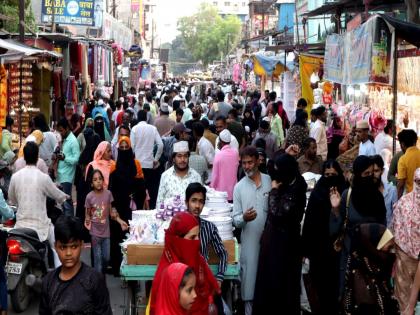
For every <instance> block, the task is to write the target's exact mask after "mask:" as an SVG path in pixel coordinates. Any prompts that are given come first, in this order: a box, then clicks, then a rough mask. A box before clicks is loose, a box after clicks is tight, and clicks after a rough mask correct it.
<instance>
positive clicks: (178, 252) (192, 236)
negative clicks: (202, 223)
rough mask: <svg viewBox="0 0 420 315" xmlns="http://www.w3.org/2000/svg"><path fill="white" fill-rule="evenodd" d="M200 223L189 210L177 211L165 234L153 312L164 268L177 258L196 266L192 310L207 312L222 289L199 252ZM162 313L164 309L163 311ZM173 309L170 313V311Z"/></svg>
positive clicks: (152, 313)
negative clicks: (194, 294)
mask: <svg viewBox="0 0 420 315" xmlns="http://www.w3.org/2000/svg"><path fill="white" fill-rule="evenodd" d="M198 234H199V225H198V221H197V219H196V218H195V217H194V216H193V215H192V214H190V213H188V212H181V213H178V214H177V215H175V216H174V217H173V219H172V221H171V225H170V226H169V228H168V229H167V230H166V234H165V249H164V252H163V254H162V257H161V258H160V262H159V266H158V268H157V271H156V275H155V278H154V280H153V286H152V294H151V297H150V315H157V314H158V313H157V303H156V300H157V296H158V295H159V293H160V292H161V291H162V290H165V288H164V284H163V282H162V274H163V271H164V270H165V269H166V268H167V267H168V266H169V265H170V264H171V263H175V262H181V263H184V264H186V265H188V266H189V267H191V268H192V269H193V270H194V273H195V276H196V285H195V291H196V293H197V298H196V299H195V302H194V304H193V305H192V307H191V310H190V312H189V314H192V315H207V314H208V309H209V299H210V298H212V297H213V295H214V294H215V293H219V291H220V289H219V286H218V284H217V281H216V278H215V277H214V276H213V274H212V272H211V270H210V268H209V266H208V265H207V262H206V261H205V259H204V258H203V256H201V255H200V241H199V240H198ZM162 314H163V313H162ZM169 314H170V313H168V315H169Z"/></svg>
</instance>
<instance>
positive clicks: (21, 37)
mask: <svg viewBox="0 0 420 315" xmlns="http://www.w3.org/2000/svg"><path fill="white" fill-rule="evenodd" d="M24 22H25V0H19V41H20V42H21V43H23V42H24V41H25V27H24V25H23V23H24Z"/></svg>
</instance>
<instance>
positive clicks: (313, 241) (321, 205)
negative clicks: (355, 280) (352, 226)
mask: <svg viewBox="0 0 420 315" xmlns="http://www.w3.org/2000/svg"><path fill="white" fill-rule="evenodd" d="M346 186H347V185H346V181H345V178H344V176H343V171H342V170H341V167H340V165H339V164H338V163H337V162H336V161H335V160H328V161H326V162H324V165H323V170H322V177H321V178H320V179H319V181H318V182H317V183H316V185H315V188H314V190H313V191H312V193H311V196H310V197H309V201H308V205H307V207H306V212H305V221H304V224H303V231H302V246H303V256H304V257H306V258H308V260H309V276H308V278H309V279H310V284H311V287H310V289H311V291H312V292H307V293H308V296H311V297H314V298H315V301H314V302H316V303H311V312H312V314H322V315H336V314H338V303H337V301H338V293H337V291H338V270H339V269H338V264H339V260H338V258H339V255H338V254H337V252H336V251H335V250H334V248H333V243H334V241H335V239H334V238H331V235H330V214H331V202H330V191H331V189H336V190H337V191H338V192H339V193H340V194H341V193H343V191H344V189H346ZM312 294H313V295H312ZM309 300H310V301H311V299H309Z"/></svg>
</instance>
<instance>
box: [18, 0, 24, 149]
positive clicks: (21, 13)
mask: <svg viewBox="0 0 420 315" xmlns="http://www.w3.org/2000/svg"><path fill="white" fill-rule="evenodd" d="M24 22H25V0H19V41H20V42H21V43H22V44H23V43H24V42H25V27H24V25H23V23H24ZM22 66H23V62H22V58H21V59H20V62H19V67H20V69H19V71H20V73H19V144H22V108H23V96H22V85H23V77H22V76H23V69H22Z"/></svg>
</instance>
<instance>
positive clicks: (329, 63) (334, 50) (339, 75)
mask: <svg viewBox="0 0 420 315" xmlns="http://www.w3.org/2000/svg"><path fill="white" fill-rule="evenodd" d="M343 45H344V39H343V36H341V35H338V34H333V35H331V36H328V37H327V41H326V43H325V59H324V78H325V79H326V80H330V81H333V82H336V83H342V81H343V49H344V47H343Z"/></svg>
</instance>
